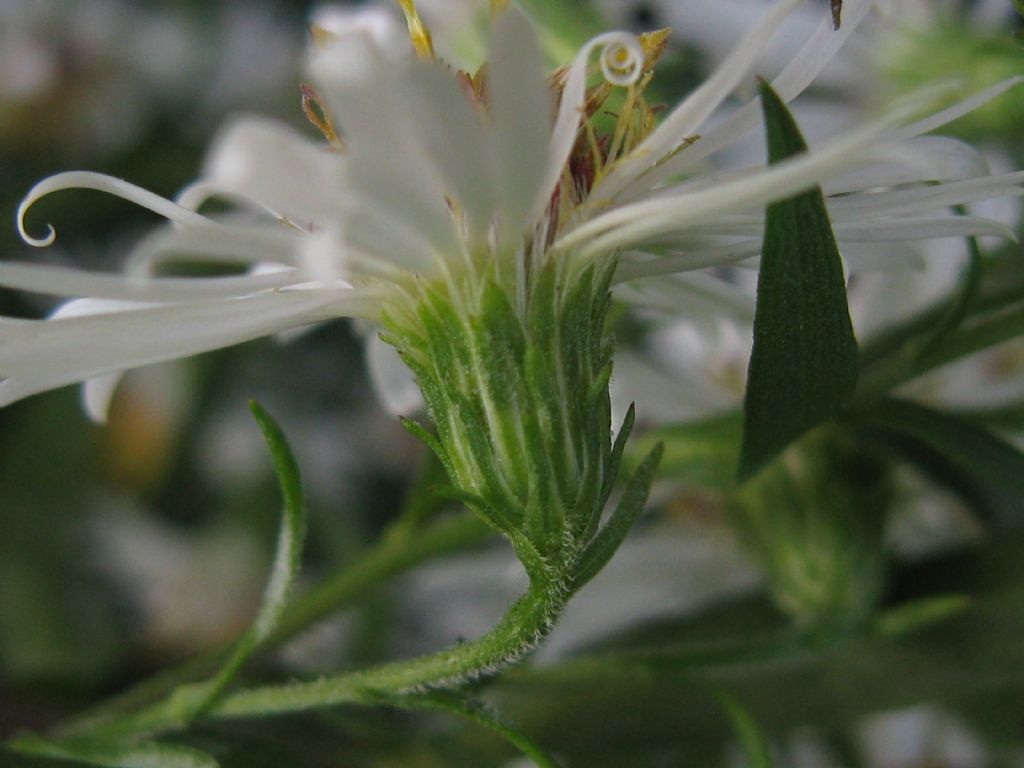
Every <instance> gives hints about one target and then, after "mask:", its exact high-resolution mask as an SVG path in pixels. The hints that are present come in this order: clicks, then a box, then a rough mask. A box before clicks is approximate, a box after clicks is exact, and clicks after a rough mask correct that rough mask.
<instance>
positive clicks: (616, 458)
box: [584, 403, 636, 541]
mask: <svg viewBox="0 0 1024 768" xmlns="http://www.w3.org/2000/svg"><path fill="white" fill-rule="evenodd" d="M634 424H636V403H630V404H629V409H628V410H627V411H626V416H625V418H623V419H622V426H620V427H619V433H618V434H617V435H616V436H615V444H614V445H613V446H612V452H611V455H610V456H609V457H608V473H607V474H606V475H605V478H604V485H603V486H602V487H601V493H600V494H599V495H598V497H597V503H596V504H595V505H594V509H596V510H597V514H595V515H594V517H593V518H592V519H591V521H590V525H589V527H588V529H587V530H586V531H585V532H584V540H585V541H586V540H589V539H590V538H591V537H592V536H593V535H594V532H595V531H596V530H597V526H598V525H600V523H601V510H603V509H604V505H605V504H607V503H608V497H609V496H611V495H612V490H613V489H614V488H615V481H616V479H618V476H619V466H620V465H621V464H622V454H623V453H624V452H625V450H626V441H627V440H629V436H630V434H631V433H632V432H633V425H634Z"/></svg>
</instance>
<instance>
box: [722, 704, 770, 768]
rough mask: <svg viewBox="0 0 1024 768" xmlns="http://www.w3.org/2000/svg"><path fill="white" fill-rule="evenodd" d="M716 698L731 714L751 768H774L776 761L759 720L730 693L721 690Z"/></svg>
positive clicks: (730, 716)
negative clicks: (773, 758)
mask: <svg viewBox="0 0 1024 768" xmlns="http://www.w3.org/2000/svg"><path fill="white" fill-rule="evenodd" d="M715 698H717V699H718V703H719V704H720V705H721V707H722V709H723V710H724V711H725V714H726V715H728V716H729V722H731V723H732V727H733V730H734V731H735V732H736V736H737V738H738V739H739V741H740V746H741V747H742V748H743V754H744V755H745V756H746V758H747V764H748V765H749V766H750V768H773V766H774V765H775V763H774V761H773V760H772V753H771V748H770V747H769V746H768V740H767V739H765V737H764V734H763V733H762V732H761V728H760V727H759V726H758V724H757V721H756V720H754V718H753V717H751V715H750V713H749V712H747V710H746V709H745V708H744V707H743V705H741V704H740V703H739V701H737V700H736V699H735V698H734V697H732V696H730V695H729V694H727V693H724V692H719V693H718V694H717V695H716V697H715Z"/></svg>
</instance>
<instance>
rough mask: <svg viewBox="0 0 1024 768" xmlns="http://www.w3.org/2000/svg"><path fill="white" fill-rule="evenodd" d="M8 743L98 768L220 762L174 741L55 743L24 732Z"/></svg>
mask: <svg viewBox="0 0 1024 768" xmlns="http://www.w3.org/2000/svg"><path fill="white" fill-rule="evenodd" d="M11 746H12V747H13V748H15V749H17V750H18V751H20V752H24V753H26V754H29V755H39V756H43V757H52V758H62V759H68V760H77V761H79V762H82V763H86V764H87V765H95V766H100V767H101V768H220V764H219V763H218V762H217V761H216V760H214V759H213V758H212V757H211V756H210V755H208V754H206V753H205V752H200V751H199V750H196V749H192V748H190V747H182V746H179V745H177V744H159V743H157V742H144V743H142V744H130V745H110V746H98V745H95V744H85V743H81V744H79V743H57V742H53V741H48V740H46V739H41V738H38V737H36V736H25V737H22V738H19V739H16V740H15V741H14V742H12V743H11Z"/></svg>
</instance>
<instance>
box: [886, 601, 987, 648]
mask: <svg viewBox="0 0 1024 768" xmlns="http://www.w3.org/2000/svg"><path fill="white" fill-rule="evenodd" d="M970 607H971V598H970V597H969V596H968V595H959V594H954V595H937V596H933V597H924V598H921V599H920V600H913V601H911V602H909V603H903V604H901V605H897V606H895V607H893V608H887V609H886V610H884V611H880V612H879V613H878V615H877V616H875V619H874V621H873V622H872V624H873V627H874V630H875V632H877V633H878V634H879V635H881V636H882V637H887V638H896V637H903V636H905V635H910V634H913V633H914V632H918V631H920V630H923V629H928V628H930V627H932V626H933V625H935V624H939V623H941V622H943V621H946V620H947V619H951V618H953V617H954V616H959V615H960V614H962V613H963V612H964V611H966V610H967V609H968V608H970Z"/></svg>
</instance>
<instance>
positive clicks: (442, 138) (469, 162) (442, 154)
mask: <svg viewBox="0 0 1024 768" xmlns="http://www.w3.org/2000/svg"><path fill="white" fill-rule="evenodd" d="M404 86H405V89H406V90H405V92H404V94H405V96H404V99H405V101H406V103H407V105H408V109H409V111H410V114H413V115H415V116H416V130H415V138H416V139H417V141H418V142H419V143H420V145H421V146H422V148H423V150H424V154H425V155H426V156H427V157H428V158H429V159H430V160H431V162H432V164H433V165H434V167H435V168H436V169H437V171H438V173H439V174H440V176H441V178H442V179H443V183H444V187H445V191H446V193H447V194H449V195H450V196H451V197H452V198H454V199H455V200H456V201H457V202H458V203H459V204H460V205H461V206H462V209H463V210H464V211H465V212H466V214H467V215H468V217H469V220H470V224H471V227H472V228H473V229H474V230H476V231H478V232H482V231H483V230H485V229H486V228H487V227H488V226H489V224H490V220H491V216H492V215H493V213H494V210H495V205H496V203H495V184H494V181H493V179H492V173H491V169H490V160H489V157H488V150H487V147H486V146H485V139H484V131H483V125H482V123H481V120H480V118H479V117H478V116H477V114H476V113H475V112H474V111H473V108H472V106H471V105H470V103H469V101H468V99H467V97H466V94H465V93H463V92H462V90H461V89H460V88H459V86H458V84H457V83H456V82H455V80H454V78H453V77H452V74H451V72H449V71H447V70H443V69H441V68H440V67H438V66H436V65H433V64H429V65H428V64H423V65H420V66H416V67H414V68H413V70H412V71H411V72H410V73H409V78H408V79H407V80H406V81H405V83H404Z"/></svg>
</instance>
